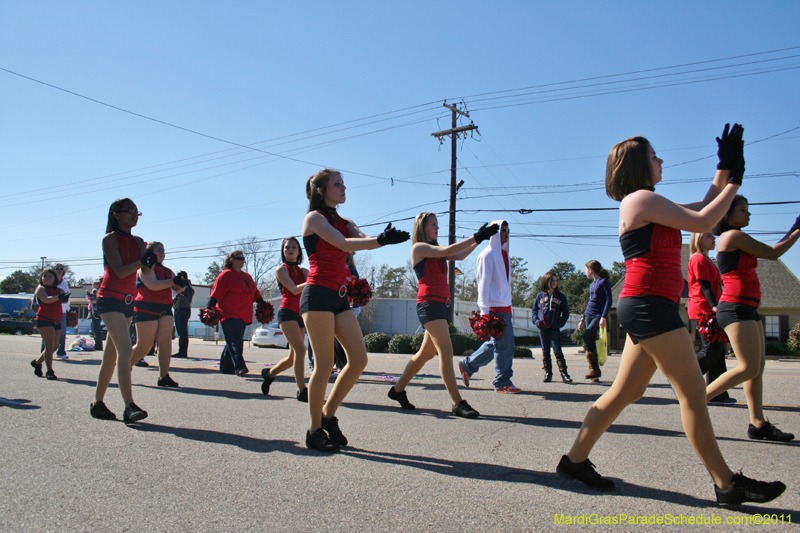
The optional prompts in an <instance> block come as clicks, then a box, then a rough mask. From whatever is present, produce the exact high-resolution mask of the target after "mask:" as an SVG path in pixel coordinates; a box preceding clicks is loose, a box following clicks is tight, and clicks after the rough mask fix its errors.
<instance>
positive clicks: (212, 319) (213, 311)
mask: <svg viewBox="0 0 800 533" xmlns="http://www.w3.org/2000/svg"><path fill="white" fill-rule="evenodd" d="M198 316H199V317H200V322H202V323H203V324H204V325H206V326H208V327H210V328H213V327H214V326H216V325H217V324H219V321H220V320H222V313H221V312H220V310H219V309H217V308H216V307H209V308H208V309H201V310H200V312H199V313H198Z"/></svg>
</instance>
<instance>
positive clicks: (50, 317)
mask: <svg viewBox="0 0 800 533" xmlns="http://www.w3.org/2000/svg"><path fill="white" fill-rule="evenodd" d="M44 291H45V292H46V293H47V295H48V296H58V295H59V294H61V292H62V291H61V289H59V288H58V287H45V288H44ZM37 299H38V298H37ZM63 313H64V311H63V310H62V309H61V300H56V301H55V302H53V303H51V304H44V303H42V301H41V300H39V309H38V310H37V311H36V320H47V321H48V322H61V317H62V316H63Z"/></svg>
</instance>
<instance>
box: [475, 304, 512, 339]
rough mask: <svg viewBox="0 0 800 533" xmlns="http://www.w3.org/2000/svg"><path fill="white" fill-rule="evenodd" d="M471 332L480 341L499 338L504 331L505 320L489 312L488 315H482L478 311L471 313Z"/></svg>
mask: <svg viewBox="0 0 800 533" xmlns="http://www.w3.org/2000/svg"><path fill="white" fill-rule="evenodd" d="M469 325H470V327H471V328H472V332H473V333H474V334H475V336H476V337H478V338H479V339H480V340H482V341H488V340H489V339H491V338H492V337H499V336H500V335H502V334H503V331H504V330H505V329H506V322H505V320H503V319H501V318H500V317H499V316H497V314H495V312H494V311H489V314H488V315H482V316H481V314H480V313H479V312H478V311H473V312H472V317H471V318H470V319H469Z"/></svg>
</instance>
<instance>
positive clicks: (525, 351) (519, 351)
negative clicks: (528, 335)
mask: <svg viewBox="0 0 800 533" xmlns="http://www.w3.org/2000/svg"><path fill="white" fill-rule="evenodd" d="M514 357H528V358H532V357H533V352H531V350H530V348H525V347H524V346H515V347H514Z"/></svg>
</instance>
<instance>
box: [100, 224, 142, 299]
mask: <svg viewBox="0 0 800 533" xmlns="http://www.w3.org/2000/svg"><path fill="white" fill-rule="evenodd" d="M115 235H116V237H117V248H118V249H119V256H120V259H122V264H123V265H130V264H131V263H135V262H136V261H137V260H138V259H139V258H140V257H141V254H140V253H139V243H138V242H136V237H134V236H133V235H130V234H123V233H121V232H119V231H117V232H115ZM103 265H104V266H105V272H104V273H103V281H101V282H100V290H99V291H97V297H98V298H113V299H115V300H126V301H133V297H134V295H135V294H136V272H132V273H131V274H128V275H127V276H125V277H124V278H119V277H117V275H116V274H115V273H114V270H113V269H112V268H111V267H110V266H109V265H108V261H106V258H105V255H104V256H103Z"/></svg>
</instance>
